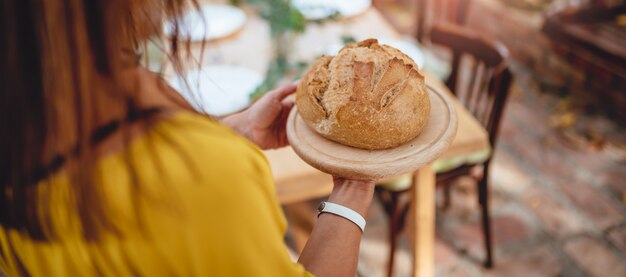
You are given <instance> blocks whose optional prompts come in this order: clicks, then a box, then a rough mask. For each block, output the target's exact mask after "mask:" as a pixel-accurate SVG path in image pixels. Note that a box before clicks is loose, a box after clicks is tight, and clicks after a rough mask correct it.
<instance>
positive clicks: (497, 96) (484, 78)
mask: <svg viewBox="0 0 626 277" xmlns="http://www.w3.org/2000/svg"><path fill="white" fill-rule="evenodd" d="M430 39H431V41H432V43H433V44H436V45H441V46H445V47H447V48H449V49H450V50H451V51H452V71H451V73H450V77H449V79H448V81H447V82H446V85H447V86H448V88H450V90H451V91H452V92H453V93H454V94H455V95H456V96H457V97H458V98H459V100H460V101H461V103H463V105H464V106H465V107H466V108H467V109H468V110H469V111H470V112H471V113H472V114H473V115H474V117H476V119H477V120H478V121H480V123H481V124H483V126H485V128H486V129H487V131H488V132H489V141H490V143H491V145H492V146H494V145H495V143H496V138H497V133H498V127H499V123H500V118H501V117H502V111H503V109H504V105H505V103H506V99H507V96H508V92H509V88H510V86H511V83H512V81H513V75H512V74H511V71H510V70H509V68H508V63H507V59H508V51H507V49H506V47H505V46H504V45H503V44H501V43H500V42H498V41H494V40H491V39H489V38H486V37H485V36H482V35H480V34H477V33H475V32H473V31H472V30H469V29H467V28H464V27H461V26H457V25H453V24H445V23H440V24H436V25H435V26H433V28H432V30H431V33H430ZM467 58H469V59H467ZM462 61H464V62H463V63H462ZM466 62H467V63H466Z"/></svg>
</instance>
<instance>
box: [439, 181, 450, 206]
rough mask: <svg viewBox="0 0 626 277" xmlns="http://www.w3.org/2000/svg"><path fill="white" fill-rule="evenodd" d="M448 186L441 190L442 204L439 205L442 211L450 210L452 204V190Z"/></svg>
mask: <svg viewBox="0 0 626 277" xmlns="http://www.w3.org/2000/svg"><path fill="white" fill-rule="evenodd" d="M450 187H451V186H450V185H449V184H446V185H444V186H443V187H442V188H441V189H443V203H442V204H441V209H442V210H444V211H445V210H447V209H448V208H450V205H451V203H452V189H451V188H450Z"/></svg>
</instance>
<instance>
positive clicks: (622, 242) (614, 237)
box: [607, 226, 626, 254]
mask: <svg viewBox="0 0 626 277" xmlns="http://www.w3.org/2000/svg"><path fill="white" fill-rule="evenodd" d="M607 237H608V239H609V240H610V241H611V243H613V245H615V246H616V247H617V248H619V249H620V250H621V251H622V253H624V254H626V226H621V227H618V228H615V229H613V230H611V231H610V232H609V234H608V235H607Z"/></svg>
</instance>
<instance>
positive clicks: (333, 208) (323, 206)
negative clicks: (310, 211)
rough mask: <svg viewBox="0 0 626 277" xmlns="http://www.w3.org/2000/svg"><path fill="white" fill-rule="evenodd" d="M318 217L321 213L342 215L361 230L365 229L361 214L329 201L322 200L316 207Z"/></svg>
mask: <svg viewBox="0 0 626 277" xmlns="http://www.w3.org/2000/svg"><path fill="white" fill-rule="evenodd" d="M317 211H318V214H317V216H318V217H319V216H320V215H321V214H322V213H330V214H334V215H337V216H340V217H343V218H345V219H347V220H349V221H351V222H352V223H354V224H356V226H358V227H359V229H361V232H363V231H365V218H363V216H361V215H360V214H359V213H357V212H355V211H354V210H352V209H350V208H348V207H345V206H342V205H339V204H335V203H331V202H322V203H320V205H319V207H317Z"/></svg>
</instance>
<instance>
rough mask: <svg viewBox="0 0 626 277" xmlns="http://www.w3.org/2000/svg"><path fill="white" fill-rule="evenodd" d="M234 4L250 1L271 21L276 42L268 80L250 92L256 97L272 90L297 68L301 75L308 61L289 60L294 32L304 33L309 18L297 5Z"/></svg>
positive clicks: (275, 0) (264, 0)
mask: <svg viewBox="0 0 626 277" xmlns="http://www.w3.org/2000/svg"><path fill="white" fill-rule="evenodd" d="M231 4H234V5H240V4H247V5H248V6H250V7H252V8H253V9H254V10H255V11H256V12H257V13H258V14H259V16H260V17H261V18H263V19H264V20H265V21H267V22H268V24H269V26H270V33H271V37H272V43H273V45H274V47H273V48H274V55H273V60H272V61H271V62H270V64H269V67H268V68H267V71H266V72H265V80H264V81H263V83H261V84H260V85H259V86H258V87H257V88H256V89H255V90H254V92H253V93H252V95H251V96H250V97H251V98H252V100H256V99H258V98H259V97H261V96H262V95H263V94H265V93H266V92H268V91H270V90H271V89H273V88H274V87H276V85H277V84H278V83H279V82H280V81H282V80H283V79H284V78H285V76H286V75H289V74H290V73H292V72H293V71H296V73H297V74H296V75H300V74H301V72H298V71H302V70H303V68H306V66H307V64H306V63H304V65H303V63H301V62H298V63H291V62H290V61H289V57H288V55H289V50H290V49H289V47H290V44H291V42H290V39H291V36H290V34H296V33H301V32H303V31H304V29H305V27H306V19H305V18H304V16H303V15H302V13H301V12H300V11H299V10H298V9H296V8H295V7H294V6H293V5H292V4H291V1H290V0H231ZM292 75H293V74H292Z"/></svg>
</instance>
